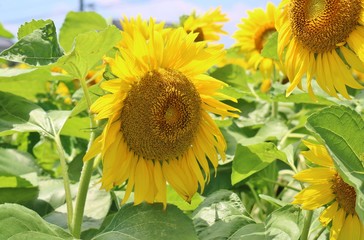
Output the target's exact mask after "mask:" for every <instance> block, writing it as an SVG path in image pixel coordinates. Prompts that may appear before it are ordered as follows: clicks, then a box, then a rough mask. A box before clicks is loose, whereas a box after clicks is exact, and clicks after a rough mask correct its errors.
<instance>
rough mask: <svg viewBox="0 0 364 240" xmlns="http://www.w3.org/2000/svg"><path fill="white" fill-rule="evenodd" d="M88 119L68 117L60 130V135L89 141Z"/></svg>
mask: <svg viewBox="0 0 364 240" xmlns="http://www.w3.org/2000/svg"><path fill="white" fill-rule="evenodd" d="M90 133H91V129H90V118H89V117H70V118H69V119H68V120H67V121H66V123H65V125H64V126H63V128H62V131H61V135H65V136H73V137H78V138H83V139H87V140H88V139H90Z"/></svg>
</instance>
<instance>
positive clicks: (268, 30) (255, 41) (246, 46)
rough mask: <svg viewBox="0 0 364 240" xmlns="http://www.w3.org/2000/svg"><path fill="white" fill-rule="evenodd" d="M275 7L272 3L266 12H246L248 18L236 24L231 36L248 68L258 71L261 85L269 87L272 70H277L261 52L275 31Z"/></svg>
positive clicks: (260, 10) (276, 65)
mask: <svg viewBox="0 0 364 240" xmlns="http://www.w3.org/2000/svg"><path fill="white" fill-rule="evenodd" d="M275 12H276V7H275V6H274V5H273V4H272V3H268V4H267V10H266V11H264V10H263V9H261V8H256V9H254V10H253V11H248V17H247V18H242V19H241V23H240V24H238V27H239V30H237V31H236V32H235V33H234V34H233V38H235V40H236V43H235V44H234V46H236V47H239V48H240V51H241V52H242V53H243V54H245V55H246V57H247V61H248V68H250V69H253V70H259V71H260V72H261V73H262V75H263V78H264V80H263V85H264V88H266V86H268V85H269V86H270V85H271V77H272V73H273V69H274V68H275V69H276V70H278V69H279V67H278V64H277V63H276V61H274V60H273V59H271V58H265V57H263V56H262V55H261V51H262V49H263V47H264V45H265V43H266V42H267V40H268V38H269V37H270V36H271V35H272V33H274V32H276V29H275V26H274V25H275ZM262 88H263V87H262Z"/></svg>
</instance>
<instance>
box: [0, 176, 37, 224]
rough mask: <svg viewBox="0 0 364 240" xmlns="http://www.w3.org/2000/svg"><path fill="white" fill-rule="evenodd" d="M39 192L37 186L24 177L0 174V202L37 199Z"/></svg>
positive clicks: (23, 201)
mask: <svg viewBox="0 0 364 240" xmlns="http://www.w3.org/2000/svg"><path fill="white" fill-rule="evenodd" d="M38 192H39V189H38V187H37V186H33V185H32V184H31V183H30V182H29V181H27V180H26V179H24V178H22V177H19V176H0V204H2V203H26V202H29V201H31V200H34V199H36V198H37V197H38ZM0 215H1V214H0ZM0 225H1V223H0Z"/></svg>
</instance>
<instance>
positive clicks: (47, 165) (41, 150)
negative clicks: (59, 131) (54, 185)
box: [33, 138, 61, 176]
mask: <svg viewBox="0 0 364 240" xmlns="http://www.w3.org/2000/svg"><path fill="white" fill-rule="evenodd" d="M33 154H34V156H35V157H36V161H37V163H38V165H39V166H40V167H41V168H42V169H44V170H46V171H48V172H51V173H55V175H56V176H58V174H60V173H61V166H60V162H59V154H58V152H57V147H56V144H55V142H54V141H52V140H50V139H48V138H42V139H41V140H40V141H39V142H38V143H37V144H36V145H35V146H34V147H33Z"/></svg>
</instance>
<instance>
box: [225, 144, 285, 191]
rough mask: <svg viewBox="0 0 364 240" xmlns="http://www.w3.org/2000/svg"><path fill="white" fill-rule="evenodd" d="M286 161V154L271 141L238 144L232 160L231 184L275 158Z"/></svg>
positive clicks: (263, 166)
mask: <svg viewBox="0 0 364 240" xmlns="http://www.w3.org/2000/svg"><path fill="white" fill-rule="evenodd" d="M277 159H279V160H282V161H287V158H286V155H285V154H284V153H283V152H281V151H279V150H278V149H277V147H276V146H275V145H274V144H273V143H271V142H263V143H258V144H254V145H249V146H243V145H241V144H239V145H238V146H237V149H236V153H235V157H234V160H233V172H232V175H231V182H232V184H233V185H234V184H236V183H238V182H240V181H242V180H244V179H246V178H247V177H249V176H251V175H253V174H254V173H256V172H259V171H261V170H262V169H264V168H265V167H267V166H268V165H269V164H270V163H272V162H273V161H275V160H277Z"/></svg>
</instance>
